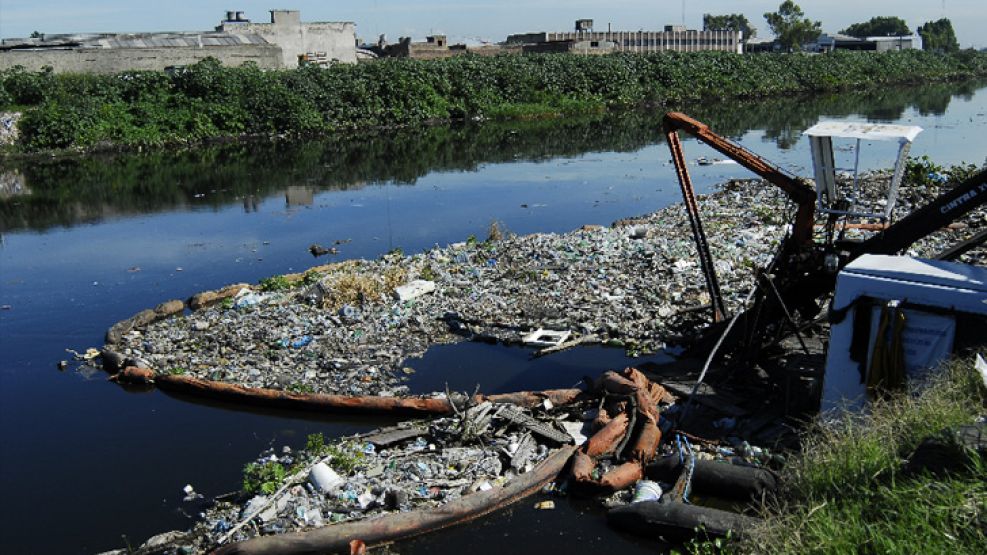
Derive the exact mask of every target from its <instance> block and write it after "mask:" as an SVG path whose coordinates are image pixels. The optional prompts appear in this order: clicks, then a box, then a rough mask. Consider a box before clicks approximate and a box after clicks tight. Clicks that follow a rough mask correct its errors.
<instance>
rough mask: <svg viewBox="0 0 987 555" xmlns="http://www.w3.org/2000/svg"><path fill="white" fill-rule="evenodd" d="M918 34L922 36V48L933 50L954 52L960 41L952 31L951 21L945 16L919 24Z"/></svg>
mask: <svg viewBox="0 0 987 555" xmlns="http://www.w3.org/2000/svg"><path fill="white" fill-rule="evenodd" d="M918 34H919V35H920V36H921V37H922V48H924V49H925V50H931V51H933V52H956V51H957V50H959V49H960V43H959V41H958V40H956V32H955V31H953V22H952V21H950V20H949V19H947V18H945V17H944V18H942V19H939V20H937V21H930V22H928V23H926V24H925V25H920V26H919V28H918Z"/></svg>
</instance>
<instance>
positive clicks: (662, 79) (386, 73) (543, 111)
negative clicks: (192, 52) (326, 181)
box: [0, 51, 987, 152]
mask: <svg viewBox="0 0 987 555" xmlns="http://www.w3.org/2000/svg"><path fill="white" fill-rule="evenodd" d="M985 74H987V55H984V54H979V53H974V52H969V53H967V52H964V53H961V54H958V55H939V54H932V53H927V52H922V51H905V52H889V53H882V54H871V53H848V52H837V53H832V54H827V55H824V56H808V55H801V54H792V55H789V54H784V55H758V56H737V55H735V54H728V53H717V52H704V53H689V54H678V53H664V54H656V55H645V56H642V55H614V56H603V57H579V56H567V55H545V56H504V57H494V58H478V57H477V58H474V57H460V58H453V59H449V60H432V61H415V60H383V61H380V62H376V63H373V64H361V65H356V66H345V65H336V66H333V67H332V68H330V69H328V70H320V69H314V68H308V69H299V70H288V71H270V72H263V71H260V70H259V69H257V68H252V67H237V68H230V67H223V66H221V65H219V64H217V63H214V62H211V61H206V62H201V63H199V64H195V65H193V66H189V67H187V68H185V69H183V70H182V71H179V72H177V73H175V74H171V75H168V74H165V73H155V72H129V73H123V74H119V75H115V76H95V75H54V74H51V73H44V72H39V73H30V72H23V71H18V70H9V71H6V72H3V73H2V79H0V82H2V87H0V108H3V107H4V106H6V107H8V108H11V107H12V108H16V109H17V111H20V112H22V113H23V116H22V117H21V119H20V120H19V122H18V128H19V131H20V133H19V135H18V138H17V141H16V143H14V144H13V146H8V150H13V151H15V152H41V151H45V152H49V151H54V150H59V149H74V150H79V149H82V150H91V149H99V148H107V147H114V148H120V147H126V148H135V149H141V148H147V147H155V146H161V145H179V144H190V143H200V142H204V141H209V140H216V139H222V138H232V137H245V136H271V135H295V136H306V135H320V134H326V133H338V132H343V131H353V130H359V129H374V128H388V127H399V126H405V125H417V124H422V123H427V122H437V121H449V120H462V119H529V118H542V117H547V118H551V117H559V116H563V115H565V116H570V115H576V114H588V113H597V112H603V111H607V110H610V109H615V108H622V107H630V106H637V105H642V104H653V105H663V106H665V105H672V104H679V103H683V102H689V101H698V100H712V99H740V98H760V97H767V96H774V95H791V94H797V93H806V92H820V91H835V90H841V89H851V88H858V89H859V88H861V87H867V86H875V85H888V84H906V83H917V82H923V83H927V82H935V81H948V80H963V79H969V78H973V77H976V76H979V75H985Z"/></svg>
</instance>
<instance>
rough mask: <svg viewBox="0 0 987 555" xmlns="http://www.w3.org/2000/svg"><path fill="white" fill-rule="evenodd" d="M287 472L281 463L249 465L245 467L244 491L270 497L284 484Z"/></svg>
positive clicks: (269, 462)
mask: <svg viewBox="0 0 987 555" xmlns="http://www.w3.org/2000/svg"><path fill="white" fill-rule="evenodd" d="M285 476H287V471H286V470H285V468H284V466H282V465H281V463H277V462H274V461H268V462H264V463H249V464H247V465H246V466H244V467H243V491H245V492H247V493H261V494H264V495H270V494H272V493H274V492H275V491H277V490H278V488H279V487H281V484H282V483H284V479H285Z"/></svg>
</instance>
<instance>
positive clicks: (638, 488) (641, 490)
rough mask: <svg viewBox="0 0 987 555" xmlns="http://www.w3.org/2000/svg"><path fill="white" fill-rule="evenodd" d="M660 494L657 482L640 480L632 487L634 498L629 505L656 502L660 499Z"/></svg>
mask: <svg viewBox="0 0 987 555" xmlns="http://www.w3.org/2000/svg"><path fill="white" fill-rule="evenodd" d="M661 494H662V491H661V486H660V485H658V482H652V481H651V480H640V481H638V483H637V484H635V485H634V497H633V498H632V499H631V503H640V502H642V501H658V500H660V499H661Z"/></svg>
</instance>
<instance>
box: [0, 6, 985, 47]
mask: <svg viewBox="0 0 987 555" xmlns="http://www.w3.org/2000/svg"><path fill="white" fill-rule="evenodd" d="M780 3H781V0H765V1H762V0H748V1H743V2H741V1H737V0H733V1H728V0H686V1H685V23H686V25H688V26H689V27H690V28H699V27H701V26H702V14H703V13H733V12H737V11H742V12H743V13H744V14H745V15H747V17H748V19H750V21H751V22H752V23H753V24H754V25H755V26H756V27H757V28H758V32H759V34H760V35H761V36H768V35H769V32H768V29H767V25H766V24H765V22H764V17H763V14H764V12H766V11H773V10H775V9H777V7H778V5H779V4H780ZM798 3H799V5H801V6H802V8H803V10H805V12H806V14H807V15H808V16H809V17H811V18H813V19H816V20H820V21H822V22H823V29H825V30H827V31H833V32H835V31H838V30H840V29H842V28H844V27H846V26H847V25H849V24H851V23H854V22H857V21H865V20H867V19H869V18H871V17H873V16H876V15H897V16H899V17H902V18H903V19H905V20H906V21H907V22H908V24H909V26H911V28H912V29H914V28H915V27H917V26H918V25H920V24H922V23H923V22H925V21H929V20H933V19H939V18H941V17H944V16H945V17H949V18H950V19H951V20H952V22H953V26H954V28H955V29H956V33H957V35H958V37H959V40H960V44H961V45H962V46H964V47H967V46H975V47H978V48H983V47H987V32H985V31H984V29H987V7H985V1H984V0H924V1H919V0H802V1H801V2H798ZM682 5H683V4H682V2H681V0H608V1H604V2H601V1H587V0H542V1H532V0H520V1H519V0H424V1H420V2H414V1H411V0H359V1H356V2H353V1H350V2H327V1H325V0H220V1H217V0H198V1H195V0H169V1H166V2H165V1H155V2H135V1H134V0H0V37H5V38H6V37H22V36H26V35H29V34H30V33H31V32H32V31H34V30H38V31H42V32H46V33H71V32H87V31H92V32H125V31H134V32H140V31H196V30H207V29H210V28H212V27H213V26H215V25H216V24H217V23H218V22H219V20H220V19H221V18H222V17H223V15H224V13H225V11H226V10H233V9H235V10H241V11H245V12H246V13H247V17H250V18H252V19H254V20H255V21H256V20H259V21H265V20H267V17H268V15H267V11H268V10H269V9H271V8H295V9H300V10H301V11H302V19H303V20H305V21H353V22H356V24H357V34H358V35H359V36H360V37H361V38H363V39H365V40H368V41H372V40H376V38H377V35H379V34H381V33H386V34H387V37H388V39H389V40H391V41H396V40H397V38H398V37H399V36H411V37H414V38H416V39H420V38H423V37H424V36H425V35H428V34H432V33H444V34H447V35H449V36H450V37H451V40H477V39H482V40H489V41H493V42H497V41H500V40H503V39H504V38H506V36H507V35H508V34H511V33H518V32H526V31H555V30H559V31H561V30H568V29H569V28H570V27H571V26H572V24H573V21H574V20H575V19H577V18H584V17H585V18H592V19H594V20H595V21H596V28H597V29H605V28H606V26H607V23H610V24H611V25H612V26H613V29H614V30H626V31H637V30H660V29H661V28H662V26H664V25H665V24H666V23H681V22H682V15H683V10H682Z"/></svg>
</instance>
